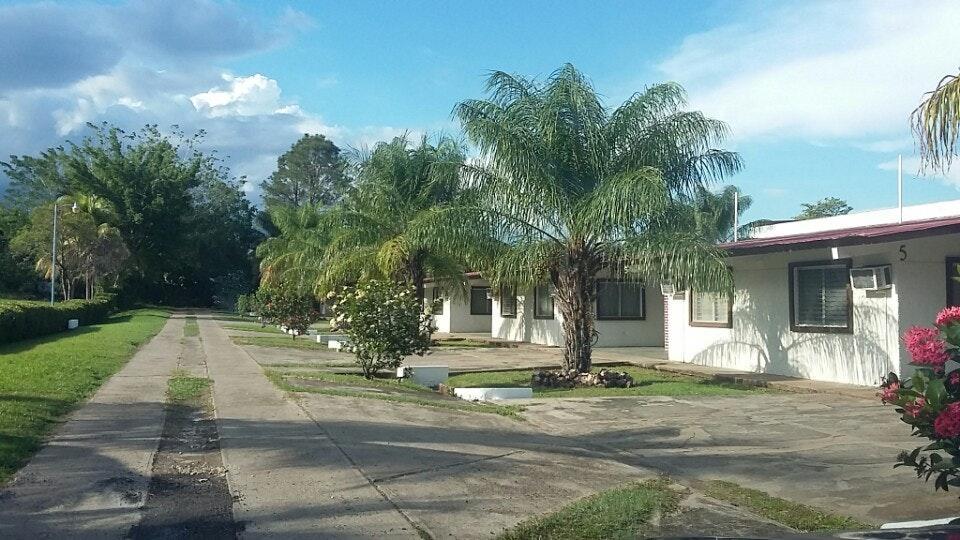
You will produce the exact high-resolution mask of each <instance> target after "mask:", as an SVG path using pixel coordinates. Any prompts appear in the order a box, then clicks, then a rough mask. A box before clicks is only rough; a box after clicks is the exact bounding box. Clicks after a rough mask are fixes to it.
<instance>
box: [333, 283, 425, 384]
mask: <svg viewBox="0 0 960 540" xmlns="http://www.w3.org/2000/svg"><path fill="white" fill-rule="evenodd" d="M327 300H330V301H332V302H333V304H332V306H331V310H332V311H333V318H332V319H331V320H330V329H331V330H333V331H338V330H339V331H342V332H344V333H345V334H346V335H347V345H346V346H345V347H344V348H343V350H344V351H346V352H352V353H354V354H355V355H356V356H357V364H358V365H359V366H360V369H362V370H363V376H364V377H366V378H368V379H369V378H371V377H373V375H374V374H375V373H376V372H377V371H379V370H381V369H396V368H398V367H399V366H400V364H401V363H402V362H403V359H404V358H405V357H407V356H410V355H412V354H416V355H419V356H423V354H424V353H426V352H427V349H429V348H430V336H431V334H432V333H433V327H432V325H431V320H430V316H429V315H428V314H426V313H424V312H423V304H422V302H421V301H420V300H419V299H418V298H417V297H416V295H415V294H414V293H413V291H411V290H410V289H409V288H407V287H405V286H403V285H398V284H396V283H393V282H391V281H376V280H371V281H367V282H364V283H361V284H360V285H357V286H356V287H344V288H343V289H341V290H340V292H339V293H335V292H331V293H330V294H328V295H327Z"/></svg>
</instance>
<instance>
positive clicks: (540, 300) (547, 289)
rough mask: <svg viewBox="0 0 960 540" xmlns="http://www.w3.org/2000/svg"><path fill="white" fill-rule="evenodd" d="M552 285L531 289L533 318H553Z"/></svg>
mask: <svg viewBox="0 0 960 540" xmlns="http://www.w3.org/2000/svg"><path fill="white" fill-rule="evenodd" d="M552 293H553V285H537V286H536V287H535V288H534V289H533V318H534V319H552V318H553V294H552Z"/></svg>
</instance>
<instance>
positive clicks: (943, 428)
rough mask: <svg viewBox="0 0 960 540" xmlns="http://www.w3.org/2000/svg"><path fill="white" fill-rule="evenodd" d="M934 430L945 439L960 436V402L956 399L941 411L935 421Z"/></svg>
mask: <svg viewBox="0 0 960 540" xmlns="http://www.w3.org/2000/svg"><path fill="white" fill-rule="evenodd" d="M933 431H934V432H935V433H936V434H937V436H939V437H943V438H944V439H952V438H953V437H957V436H960V402H958V401H955V402H953V403H951V404H949V405H947V406H946V407H944V409H943V410H942V411H940V414H938V415H937V418H936V419H935V420H934V421H933Z"/></svg>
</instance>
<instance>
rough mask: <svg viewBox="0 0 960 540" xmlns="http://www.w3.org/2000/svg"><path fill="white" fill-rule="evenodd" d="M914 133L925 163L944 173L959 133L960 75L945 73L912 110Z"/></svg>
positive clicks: (953, 151) (955, 149)
mask: <svg viewBox="0 0 960 540" xmlns="http://www.w3.org/2000/svg"><path fill="white" fill-rule="evenodd" d="M911 122H912V124H913V132H914V134H915V135H916V137H917V140H918V141H919V145H920V153H921V154H922V156H923V160H924V163H925V165H928V166H930V167H932V168H933V169H935V170H940V171H944V172H946V171H947V170H948V169H949V168H950V165H951V163H952V161H953V157H954V155H956V153H957V136H958V134H960V76H958V75H947V76H946V77H944V78H942V79H940V83H939V84H937V88H936V89H935V90H933V91H932V92H929V93H927V94H926V98H925V99H924V100H923V102H922V103H921V104H920V106H919V107H917V108H916V109H915V110H914V111H913V115H912V117H911Z"/></svg>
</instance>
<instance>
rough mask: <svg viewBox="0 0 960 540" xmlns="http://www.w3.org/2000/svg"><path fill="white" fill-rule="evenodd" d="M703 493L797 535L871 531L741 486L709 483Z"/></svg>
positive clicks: (852, 521) (858, 523)
mask: <svg viewBox="0 0 960 540" xmlns="http://www.w3.org/2000/svg"><path fill="white" fill-rule="evenodd" d="M704 493H706V494H707V495H709V496H711V497H713V498H715V499H719V500H721V501H726V502H728V503H731V504H734V505H736V506H740V507H742V508H745V509H747V510H749V511H751V512H753V513H755V514H759V515H761V516H763V517H765V518H768V519H771V520H773V521H776V522H778V523H783V524H784V525H786V526H787V527H790V528H792V529H796V530H798V531H800V532H825V531H842V530H854V529H861V530H862V529H871V528H873V525H870V524H868V523H864V522H862V521H858V520H856V519H854V518H852V517H847V516H838V515H836V514H831V513H829V512H824V511H823V510H820V509H817V508H813V507H810V506H806V505H803V504H799V503H795V502H791V501H788V500H785V499H781V498H779V497H773V496H771V495H767V494H766V493H764V492H762V491H757V490H755V489H749V488H745V487H742V486H740V485H738V484H734V483H733V482H725V481H723V480H711V481H710V482H707V486H706V489H705V490H704Z"/></svg>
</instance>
